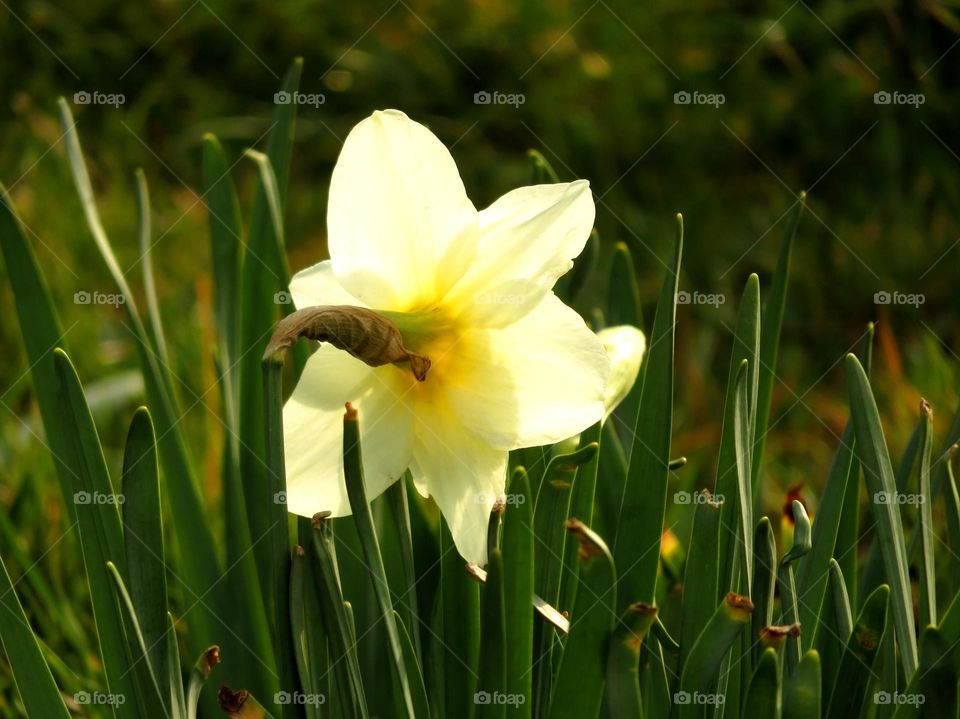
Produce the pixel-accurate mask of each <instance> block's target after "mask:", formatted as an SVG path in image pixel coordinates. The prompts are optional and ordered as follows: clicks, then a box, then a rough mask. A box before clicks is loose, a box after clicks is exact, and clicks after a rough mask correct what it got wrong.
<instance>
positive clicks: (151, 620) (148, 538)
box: [117, 407, 180, 707]
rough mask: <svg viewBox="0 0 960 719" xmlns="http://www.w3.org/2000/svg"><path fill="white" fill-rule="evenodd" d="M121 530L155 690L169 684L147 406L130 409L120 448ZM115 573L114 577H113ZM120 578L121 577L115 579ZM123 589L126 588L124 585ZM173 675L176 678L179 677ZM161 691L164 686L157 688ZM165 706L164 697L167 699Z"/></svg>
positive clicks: (164, 582)
mask: <svg viewBox="0 0 960 719" xmlns="http://www.w3.org/2000/svg"><path fill="white" fill-rule="evenodd" d="M122 478H123V479H122V484H121V487H122V489H123V497H124V502H123V535H124V548H125V549H126V560H127V576H128V578H129V592H130V601H131V602H132V605H133V609H134V611H135V617H136V620H137V628H138V629H139V630H140V631H141V632H142V634H143V642H144V644H145V646H146V654H147V657H148V658H149V661H150V666H151V668H152V670H153V673H154V674H155V675H156V681H157V686H158V691H159V689H160V688H163V689H164V690H165V689H166V688H167V687H168V686H170V683H171V681H172V679H173V678H172V677H169V676H168V675H167V672H168V668H169V659H168V657H167V650H168V647H167V642H166V641H165V639H166V634H167V632H168V631H169V624H168V619H167V575H166V572H167V567H166V564H165V562H164V549H163V519H162V517H161V513H160V485H159V482H160V478H159V468H158V466H157V446H156V439H155V436H154V433H153V421H152V420H151V418H150V412H149V411H148V410H147V408H146V407H141V408H140V409H138V410H137V412H136V413H135V414H134V415H133V421H132V422H131V423H130V431H129V432H128V433H127V444H126V447H125V449H124V452H123V474H122ZM117 579H119V577H118V578H117ZM119 581H121V582H122V580H119ZM123 591H124V592H125V591H126V589H125V588H124V589H123ZM176 680H177V681H178V682H179V681H180V678H179V677H177V678H176ZM160 695H161V696H165V695H166V692H165V691H164V692H161V694H160ZM167 706H168V707H169V703H167Z"/></svg>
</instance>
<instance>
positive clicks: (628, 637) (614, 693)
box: [604, 603, 657, 719]
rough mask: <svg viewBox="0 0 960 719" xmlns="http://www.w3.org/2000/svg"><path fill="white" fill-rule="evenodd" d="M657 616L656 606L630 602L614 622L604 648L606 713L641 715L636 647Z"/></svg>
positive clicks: (626, 718) (635, 718) (623, 717)
mask: <svg viewBox="0 0 960 719" xmlns="http://www.w3.org/2000/svg"><path fill="white" fill-rule="evenodd" d="M656 617H657V608H656V607H651V606H650V605H649V604H639V603H637V604H631V605H630V606H629V607H627V611H626V612H625V613H624V614H623V616H622V617H621V618H620V621H619V622H618V623H617V624H616V625H615V626H614V629H613V635H612V636H611V637H610V641H609V647H608V649H607V665H606V666H607V671H606V688H605V690H604V705H605V706H606V707H607V712H606V713H607V714H608V715H609V716H615V717H618V719H642V717H643V700H642V698H641V696H640V683H639V667H640V648H641V645H642V644H643V640H644V637H646V635H647V631H648V630H649V629H650V625H651V624H653V622H654V620H655V619H656Z"/></svg>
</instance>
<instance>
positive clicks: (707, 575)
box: [678, 492, 720, 666]
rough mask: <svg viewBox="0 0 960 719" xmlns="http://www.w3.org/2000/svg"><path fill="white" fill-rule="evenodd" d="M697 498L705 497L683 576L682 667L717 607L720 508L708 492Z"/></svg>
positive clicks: (695, 518) (697, 514)
mask: <svg viewBox="0 0 960 719" xmlns="http://www.w3.org/2000/svg"><path fill="white" fill-rule="evenodd" d="M698 497H702V501H698V502H697V504H696V509H695V510H694V514H693V525H692V526H691V528H690V543H689V547H688V550H687V561H686V564H685V566H684V573H683V595H682V602H683V603H682V606H681V617H680V656H679V659H678V664H679V666H683V663H684V661H685V660H686V658H687V655H688V654H689V653H690V649H691V648H692V647H693V644H694V642H695V641H696V640H697V637H699V636H700V633H701V632H702V631H703V628H704V627H705V626H706V625H707V622H709V621H710V617H712V616H713V612H714V610H715V609H716V607H717V603H716V596H717V581H718V576H717V571H718V569H719V557H718V555H717V546H718V539H719V532H720V505H719V504H718V503H717V502H715V501H714V500H713V498H712V497H711V496H710V494H709V493H707V492H704V493H703V494H700V495H698Z"/></svg>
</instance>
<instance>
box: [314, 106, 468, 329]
mask: <svg viewBox="0 0 960 719" xmlns="http://www.w3.org/2000/svg"><path fill="white" fill-rule="evenodd" d="M327 229H328V233H329V239H328V244H329V247H330V256H331V258H332V259H333V268H334V272H336V275H337V278H338V279H339V280H340V283H341V284H342V285H343V286H344V287H345V288H347V289H348V290H349V291H350V292H351V293H352V294H354V295H356V296H357V297H359V298H360V299H361V300H363V301H364V302H365V303H366V304H367V305H369V306H371V307H375V308H377V309H387V310H397V311H403V310H408V309H413V308H416V307H419V306H423V305H425V304H430V303H432V302H435V301H436V300H437V299H439V298H440V297H442V295H443V294H444V293H445V292H446V291H447V289H449V288H450V287H451V286H452V285H453V284H454V283H455V282H456V281H457V280H459V279H460V277H461V275H462V274H463V273H464V272H465V271H466V269H467V267H469V265H470V263H471V262H472V261H473V258H474V256H475V254H476V242H477V211H476V209H475V208H474V206H473V204H472V203H471V202H470V200H469V199H468V198H467V193H466V191H465V190H464V188H463V181H462V180H461V179H460V173H459V172H458V171H457V166H456V164H455V163H454V161H453V157H451V156H450V153H449V152H448V151H447V148H446V147H444V145H443V143H441V142H440V140H438V139H437V138H436V137H435V136H434V135H433V133H431V132H430V131H429V130H428V129H427V128H425V127H424V126H423V125H421V124H419V123H417V122H414V121H412V120H410V119H409V118H408V117H407V116H406V115H404V114H403V113H402V112H398V111H397V110H385V111H382V112H375V113H373V115H372V116H370V117H369V118H367V119H366V120H364V121H363V122H361V123H360V124H359V125H357V126H356V127H354V128H353V130H351V132H350V134H349V136H348V137H347V140H346V142H345V143H344V146H343V150H341V152H340V158H339V159H338V160H337V165H336V167H335V168H334V170H333V177H332V179H331V182H330V204H329V207H328V210H327Z"/></svg>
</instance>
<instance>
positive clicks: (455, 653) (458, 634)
mask: <svg viewBox="0 0 960 719" xmlns="http://www.w3.org/2000/svg"><path fill="white" fill-rule="evenodd" d="M479 589H480V588H479V586H478V585H477V583H476V582H474V581H473V580H472V579H470V577H469V575H468V574H467V572H466V569H465V568H464V563H463V559H462V558H461V557H460V555H459V553H458V552H457V549H456V546H454V544H453V537H452V536H451V535H450V529H449V528H448V527H447V525H446V522H445V521H444V520H443V518H442V517H441V519H440V612H441V626H442V627H443V631H442V638H441V639H442V648H441V650H440V656H439V657H438V659H437V661H439V662H440V663H441V664H442V665H443V689H442V692H443V697H444V699H443V711H442V712H441V716H451V717H469V716H471V715H472V714H473V708H474V704H473V695H474V692H475V691H476V686H477V679H478V677H477V671H476V667H477V660H478V659H479V654H480V592H479Z"/></svg>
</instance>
